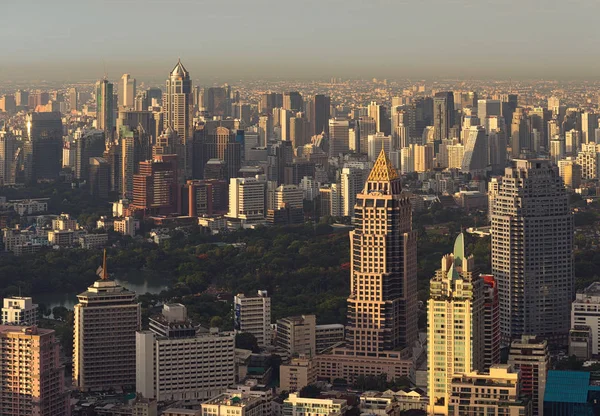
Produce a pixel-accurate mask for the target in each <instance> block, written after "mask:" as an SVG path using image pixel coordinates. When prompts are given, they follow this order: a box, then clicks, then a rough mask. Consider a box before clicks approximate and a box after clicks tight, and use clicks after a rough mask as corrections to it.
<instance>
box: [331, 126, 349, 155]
mask: <svg viewBox="0 0 600 416" xmlns="http://www.w3.org/2000/svg"><path fill="white" fill-rule="evenodd" d="M349 130H350V122H349V121H348V120H340V119H333V118H332V119H330V120H329V157H338V156H339V155H340V154H345V153H348V150H349V148H350V146H349V143H350V134H349Z"/></svg>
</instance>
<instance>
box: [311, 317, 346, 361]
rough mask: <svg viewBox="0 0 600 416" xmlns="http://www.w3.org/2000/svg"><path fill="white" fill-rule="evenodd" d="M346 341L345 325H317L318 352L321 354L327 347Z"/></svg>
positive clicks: (316, 340) (316, 341)
mask: <svg viewBox="0 0 600 416" xmlns="http://www.w3.org/2000/svg"><path fill="white" fill-rule="evenodd" d="M342 341H344V325H342V324H328V325H317V326H316V327H315V343H316V349H315V350H316V352H317V354H321V353H322V352H323V351H324V350H326V349H327V348H330V347H331V346H333V345H335V344H338V343H340V342H342Z"/></svg>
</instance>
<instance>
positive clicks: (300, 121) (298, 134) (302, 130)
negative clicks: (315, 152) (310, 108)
mask: <svg viewBox="0 0 600 416" xmlns="http://www.w3.org/2000/svg"><path fill="white" fill-rule="evenodd" d="M289 122H290V135H289V140H290V142H292V147H293V148H294V149H296V148H297V147H299V146H304V145H305V144H309V143H310V139H309V137H308V129H309V123H308V120H306V118H304V116H303V114H302V113H299V114H298V115H297V116H296V117H292V118H290V120H289Z"/></svg>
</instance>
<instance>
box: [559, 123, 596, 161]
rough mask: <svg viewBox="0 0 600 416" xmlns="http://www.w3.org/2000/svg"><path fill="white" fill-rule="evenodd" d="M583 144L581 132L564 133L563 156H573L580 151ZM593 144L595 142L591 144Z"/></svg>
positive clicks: (573, 130)
mask: <svg viewBox="0 0 600 416" xmlns="http://www.w3.org/2000/svg"><path fill="white" fill-rule="evenodd" d="M582 143H585V142H582V141H581V132H580V131H579V130H575V129H571V130H569V131H566V132H565V154H567V155H569V156H575V155H577V153H578V152H579V151H580V150H581V144H582ZM591 143H595V142H593V141H592V142H591Z"/></svg>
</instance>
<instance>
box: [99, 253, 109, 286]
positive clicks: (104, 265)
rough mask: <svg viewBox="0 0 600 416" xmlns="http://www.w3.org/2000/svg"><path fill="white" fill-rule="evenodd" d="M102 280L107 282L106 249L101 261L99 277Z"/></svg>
mask: <svg viewBox="0 0 600 416" xmlns="http://www.w3.org/2000/svg"><path fill="white" fill-rule="evenodd" d="M100 278H101V279H102V280H108V270H107V269H106V249H104V258H103V260H102V274H101V275H100Z"/></svg>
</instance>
